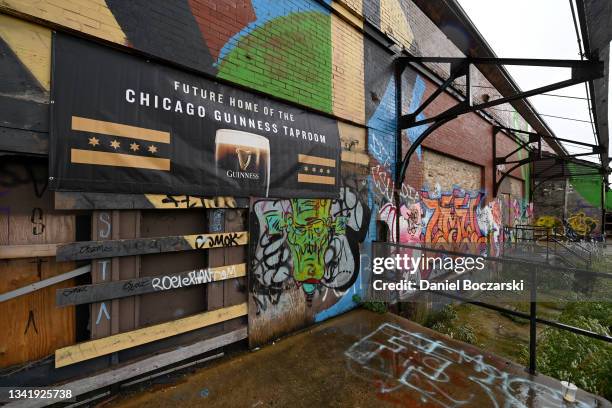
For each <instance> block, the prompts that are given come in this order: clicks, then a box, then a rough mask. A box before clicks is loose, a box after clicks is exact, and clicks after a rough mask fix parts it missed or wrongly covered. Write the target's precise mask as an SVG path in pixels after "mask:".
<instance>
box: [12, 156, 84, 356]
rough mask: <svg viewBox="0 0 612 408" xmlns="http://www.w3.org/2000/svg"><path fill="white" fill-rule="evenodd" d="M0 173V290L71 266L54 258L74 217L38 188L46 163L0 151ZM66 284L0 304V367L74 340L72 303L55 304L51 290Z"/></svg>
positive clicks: (68, 237)
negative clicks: (70, 304)
mask: <svg viewBox="0 0 612 408" xmlns="http://www.w3.org/2000/svg"><path fill="white" fill-rule="evenodd" d="M0 173H1V174H2V179H3V182H4V183H3V184H2V186H0V251H1V252H2V253H1V254H0V258H2V261H0V277H1V279H0V293H4V294H6V293H8V292H12V291H14V290H19V289H21V288H24V287H26V286H28V285H32V284H38V283H39V282H40V281H44V280H46V279H49V278H52V277H54V276H56V275H62V274H64V273H66V272H70V271H72V270H74V269H77V267H78V266H76V265H74V263H73V262H56V261H55V258H54V253H55V250H54V249H55V246H56V244H58V243H64V242H73V241H74V240H75V224H76V221H75V218H76V217H75V215H74V213H66V212H63V213H62V212H57V211H54V210H53V208H52V205H51V204H52V194H51V193H50V192H49V190H48V189H45V188H44V186H45V183H46V180H47V178H48V172H47V163H46V162H45V161H39V160H32V159H31V158H30V159H27V160H22V159H19V158H17V157H14V156H5V157H3V158H1V159H0ZM15 249H16V250H17V252H19V253H17V252H15V251H14V250H15ZM7 252H8V254H7ZM6 255H8V256H6ZM46 255H53V256H52V257H49V256H46ZM13 257H24V258H23V259H9V258H13ZM82 276H85V275H82ZM67 286H75V282H74V280H73V279H67V280H63V281H62V282H59V283H56V284H54V285H51V286H47V287H44V288H40V289H38V290H35V291H32V292H30V293H26V294H23V295H20V296H18V297H15V298H12V299H9V300H6V301H4V302H1V303H0V328H1V329H0V330H1V331H2V335H0V338H1V340H0V368H5V367H10V366H19V365H22V364H26V363H28V362H31V361H35V360H39V359H41V358H44V357H46V356H48V355H50V354H52V353H54V352H55V350H57V349H58V348H61V347H65V346H68V345H71V344H74V343H75V336H76V329H75V327H76V319H75V311H74V307H66V308H57V307H56V306H55V290H56V289H58V288H62V287H67Z"/></svg>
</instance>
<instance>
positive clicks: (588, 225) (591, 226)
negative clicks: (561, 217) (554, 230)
mask: <svg viewBox="0 0 612 408" xmlns="http://www.w3.org/2000/svg"><path fill="white" fill-rule="evenodd" d="M564 226H565V234H566V235H567V237H568V238H569V239H571V240H579V239H584V238H587V237H589V236H590V235H591V233H592V232H593V231H594V230H595V228H597V221H595V219H594V218H592V217H589V216H588V215H586V214H585V213H584V211H577V212H576V213H574V214H572V215H570V216H569V217H568V218H567V221H566V222H565V223H564Z"/></svg>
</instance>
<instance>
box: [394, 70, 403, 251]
mask: <svg viewBox="0 0 612 408" xmlns="http://www.w3.org/2000/svg"><path fill="white" fill-rule="evenodd" d="M394 68H395V115H396V124H397V129H396V132H395V188H394V189H393V199H394V201H395V242H396V243H398V244H399V243H400V197H399V194H400V190H401V188H402V183H403V182H404V178H403V174H402V178H400V176H399V175H400V173H401V171H402V170H401V169H402V129H401V127H400V125H399V121H400V119H401V117H402V72H403V71H404V69H403V65H401V64H398V63H395V66H394Z"/></svg>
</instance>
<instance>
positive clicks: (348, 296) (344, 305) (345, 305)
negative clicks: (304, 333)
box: [314, 279, 362, 322]
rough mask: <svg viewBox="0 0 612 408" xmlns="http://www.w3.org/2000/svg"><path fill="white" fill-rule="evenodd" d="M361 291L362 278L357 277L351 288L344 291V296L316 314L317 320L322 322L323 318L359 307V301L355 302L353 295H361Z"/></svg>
mask: <svg viewBox="0 0 612 408" xmlns="http://www.w3.org/2000/svg"><path fill="white" fill-rule="evenodd" d="M361 291H362V289H361V280H360V279H357V281H356V282H355V283H354V284H353V286H351V288H350V289H349V290H347V291H346V292H345V293H344V295H343V296H342V298H340V300H338V301H337V302H336V303H334V305H333V306H332V307H330V308H328V309H325V310H323V311H322V312H319V313H317V314H316V315H315V318H314V319H315V322H322V321H323V320H327V319H329V318H330V317H334V316H337V315H339V314H341V313H345V312H348V311H349V310H351V309H353V308H355V307H357V303H355V302H353V295H361Z"/></svg>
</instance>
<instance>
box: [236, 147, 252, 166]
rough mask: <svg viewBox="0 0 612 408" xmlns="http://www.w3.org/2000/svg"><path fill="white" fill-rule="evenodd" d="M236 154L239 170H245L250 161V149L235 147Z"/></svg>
mask: <svg viewBox="0 0 612 408" xmlns="http://www.w3.org/2000/svg"><path fill="white" fill-rule="evenodd" d="M236 155H237V156H238V164H240V171H246V170H247V169H248V168H249V163H251V151H250V150H246V149H242V148H240V147H237V148H236Z"/></svg>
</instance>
